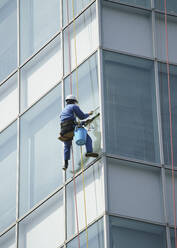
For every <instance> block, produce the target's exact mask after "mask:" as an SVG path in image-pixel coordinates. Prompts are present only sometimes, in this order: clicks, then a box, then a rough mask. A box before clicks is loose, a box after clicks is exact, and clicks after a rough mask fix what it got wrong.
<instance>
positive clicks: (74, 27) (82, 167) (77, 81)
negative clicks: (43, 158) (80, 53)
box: [72, 0, 88, 248]
mask: <svg viewBox="0 0 177 248" xmlns="http://www.w3.org/2000/svg"><path fill="white" fill-rule="evenodd" d="M72 9H73V34H74V48H75V63H76V84H77V99H78V100H79V86H78V85H79V80H78V64H77V46H76V25H75V15H74V0H72ZM80 150H81V169H82V183H83V193H84V214H85V225H86V243H87V248H88V225H87V209H86V194H85V182H84V166H83V153H82V147H80Z"/></svg>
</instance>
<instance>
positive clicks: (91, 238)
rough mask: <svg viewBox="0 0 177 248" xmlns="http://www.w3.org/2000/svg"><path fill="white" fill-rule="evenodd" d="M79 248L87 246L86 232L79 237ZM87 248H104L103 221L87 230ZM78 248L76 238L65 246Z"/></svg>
mask: <svg viewBox="0 0 177 248" xmlns="http://www.w3.org/2000/svg"><path fill="white" fill-rule="evenodd" d="M79 238H80V247H81V248H85V247H86V245H87V239H86V232H82V233H81V234H80V235H79ZM88 246H89V247H94V248H103V247H104V229H103V220H102V219H101V220H99V221H97V222H96V223H94V224H93V225H91V226H90V227H89V228H88ZM76 247H78V238H77V237H76V238H75V239H73V240H72V241H70V242H69V243H68V244H67V248H76Z"/></svg>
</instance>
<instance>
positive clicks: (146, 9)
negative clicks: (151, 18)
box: [103, 0, 152, 12]
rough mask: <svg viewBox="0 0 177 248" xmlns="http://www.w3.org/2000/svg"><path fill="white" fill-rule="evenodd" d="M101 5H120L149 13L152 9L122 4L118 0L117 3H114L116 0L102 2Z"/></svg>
mask: <svg viewBox="0 0 177 248" xmlns="http://www.w3.org/2000/svg"><path fill="white" fill-rule="evenodd" d="M103 4H104V5H106V4H107V5H109V6H110V4H116V5H120V6H125V7H132V8H134V9H140V10H145V11H149V12H151V11H152V8H145V7H143V6H140V5H135V4H128V3H123V2H120V0H118V1H116V0H103Z"/></svg>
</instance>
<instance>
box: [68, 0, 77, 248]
mask: <svg viewBox="0 0 177 248" xmlns="http://www.w3.org/2000/svg"><path fill="white" fill-rule="evenodd" d="M67 21H68V24H69V6H68V0H67ZM68 50H69V72H70V92H71V94H72V75H71V47H70V29H69V26H68ZM71 149H72V169H73V183H74V202H75V210H76V227H77V239H78V247H79V248H80V236H79V218H78V207H77V190H76V179H75V168H74V153H73V147H71Z"/></svg>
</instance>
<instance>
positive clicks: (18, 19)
mask: <svg viewBox="0 0 177 248" xmlns="http://www.w3.org/2000/svg"><path fill="white" fill-rule="evenodd" d="M17 66H18V71H17V84H18V86H17V88H18V119H17V167H16V230H15V237H16V247H18V237H19V226H18V218H19V181H20V176H19V171H20V117H19V115H20V0H17Z"/></svg>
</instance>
